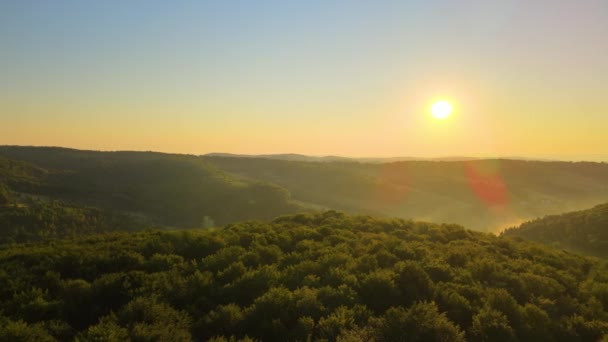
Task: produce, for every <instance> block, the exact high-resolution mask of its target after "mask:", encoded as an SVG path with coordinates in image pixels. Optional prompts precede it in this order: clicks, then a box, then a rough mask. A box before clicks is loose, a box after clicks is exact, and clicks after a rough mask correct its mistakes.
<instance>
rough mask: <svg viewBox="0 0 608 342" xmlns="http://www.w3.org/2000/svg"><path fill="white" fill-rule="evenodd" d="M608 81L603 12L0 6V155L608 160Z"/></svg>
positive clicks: (548, 1) (462, 5)
mask: <svg viewBox="0 0 608 342" xmlns="http://www.w3.org/2000/svg"><path fill="white" fill-rule="evenodd" d="M607 79H608V1H605V0H598V1H594V0H584V1H574V0H572V1H555V0H536V1H530V0H526V1H523V0H522V1H489V0H479V1H464V0H463V1H457V0H445V1H432V0H424V1H352V0H348V1H346V0H344V1H327V0H326V1H298V2H296V1H168V0H167V1H124V0H120V1H108V0H104V1H83V0H74V1H42V0H40V1H31V0H25V1H24V0H5V1H2V2H0V145H6V144H11V145H12V144H17V145H53V146H66V147H74V148H82V149H97V150H156V151H165V152H178V153H196V154H202V153H208V152H232V153H283V152H293V153H303V154H312V155H344V156H429V157H432V156H453V155H458V156H463V155H468V156H515V155H516V156H523V157H526V156H527V157H558V158H566V159H567V158H579V157H580V156H602V155H604V156H605V155H608V134H606V129H607V128H608V83H607ZM441 99H443V100H447V101H449V102H450V103H451V104H452V105H453V108H454V110H453V113H452V115H451V116H450V117H448V118H447V119H445V120H437V119H435V118H433V116H432V115H430V113H429V107H430V106H431V105H432V104H433V103H434V102H435V101H437V100H441ZM590 158H591V157H590Z"/></svg>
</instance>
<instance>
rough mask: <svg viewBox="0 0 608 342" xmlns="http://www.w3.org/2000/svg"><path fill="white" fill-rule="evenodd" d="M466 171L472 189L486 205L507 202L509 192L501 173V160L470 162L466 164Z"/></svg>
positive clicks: (501, 204)
mask: <svg viewBox="0 0 608 342" xmlns="http://www.w3.org/2000/svg"><path fill="white" fill-rule="evenodd" d="M465 173H466V177H467V181H468V183H469V186H470V187H471V190H472V191H473V193H475V195H477V197H478V198H479V199H480V200H481V201H483V202H484V203H485V204H486V205H488V206H491V207H495V206H504V205H506V204H507V202H508V200H509V194H508V191H507V186H506V184H505V181H504V179H503V177H502V176H501V174H500V164H499V162H489V161H484V162H469V163H467V164H466V165H465Z"/></svg>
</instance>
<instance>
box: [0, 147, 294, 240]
mask: <svg viewBox="0 0 608 342" xmlns="http://www.w3.org/2000/svg"><path fill="white" fill-rule="evenodd" d="M0 185H3V187H4V188H5V190H3V192H5V193H6V192H7V191H10V192H12V193H13V196H12V197H13V200H14V202H15V205H16V206H21V207H26V206H27V207H30V206H31V205H30V203H32V202H34V203H38V204H40V205H39V207H40V206H45V205H47V204H48V205H51V206H55V207H56V206H64V207H66V206H67V207H71V208H74V207H77V208H82V210H85V211H86V210H89V209H87V208H89V207H93V208H96V209H98V210H102V211H104V212H108V213H106V214H104V215H110V216H115V215H116V214H121V215H126V216H128V217H130V218H131V219H133V220H137V221H141V222H143V223H145V224H147V225H148V226H162V227H205V226H213V225H224V224H227V223H231V222H237V221H241V220H247V219H264V220H269V219H272V218H274V217H276V216H278V215H282V214H287V213H295V212H298V211H301V207H300V206H298V205H297V204H295V203H294V202H293V201H291V199H290V194H289V192H288V191H286V190H285V189H283V188H281V187H278V186H276V185H273V184H269V183H263V182H259V181H243V180H237V179H235V178H233V177H231V176H229V175H227V174H226V173H224V172H222V171H220V170H217V169H216V168H215V167H214V166H212V165H210V164H209V163H207V162H205V161H204V160H202V159H201V158H198V157H195V156H187V155H171V154H162V153H153V152H93V151H79V150H71V149H64V148H35V147H31V148H30V147H10V146H3V147H2V146H0ZM51 202H52V203H54V204H50V203H51ZM226 203H230V205H225V204H226ZM12 210H13V211H15V210H17V211H18V210H19V209H14V208H13V209H12ZM32 210H37V209H32ZM49 210H52V211H56V210H55V209H49ZM79 210H80V209H79ZM10 215H12V216H14V213H13V214H10ZM0 224H2V223H1V222H0ZM0 228H1V226H0Z"/></svg>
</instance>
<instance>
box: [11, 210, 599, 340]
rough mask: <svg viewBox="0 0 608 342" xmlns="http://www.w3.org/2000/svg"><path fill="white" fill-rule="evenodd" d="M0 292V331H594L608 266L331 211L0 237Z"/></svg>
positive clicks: (267, 335)
mask: <svg viewBox="0 0 608 342" xmlns="http://www.w3.org/2000/svg"><path fill="white" fill-rule="evenodd" d="M0 302H2V306H1V309H0V340H2V341H34V340H35V341H53V340H55V339H57V340H73V339H75V340H78V341H124V340H128V339H131V340H133V341H153V340H158V341H189V340H199V341H202V340H213V341H228V340H231V338H234V339H232V340H237V339H247V340H248V341H253V340H263V341H307V340H318V341H323V340H325V341H374V340H375V341H463V340H471V341H516V340H522V341H598V340H600V339H602V338H606V334H608V267H607V266H606V264H605V263H601V262H600V261H598V260H597V259H589V258H585V257H581V256H577V255H573V254H569V253H567V252H563V251H558V250H555V249H550V248H547V247H542V246H541V245H538V244H535V243H530V242H525V241H523V240H521V239H511V238H505V237H496V236H493V235H489V234H484V233H476V232H472V231H468V230H465V229H463V228H461V227H460V226H456V225H445V224H443V225H437V224H430V223H421V222H413V221H406V220H402V219H375V218H371V217H366V216H346V215H344V214H340V213H336V212H331V211H330V212H326V213H323V214H299V215H295V216H285V217H280V218H278V219H275V220H274V221H272V222H269V223H262V222H245V223H238V224H232V225H228V226H226V227H224V228H221V229H206V230H205V229H202V230H181V231H176V230H174V231H166V230H165V231H145V232H136V233H126V232H115V233H106V234H97V235H90V236H87V237H78V238H74V239H65V240H53V241H45V242H37V243H28V244H15V245H10V246H9V245H5V246H4V247H3V248H2V249H0Z"/></svg>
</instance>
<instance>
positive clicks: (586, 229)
mask: <svg viewBox="0 0 608 342" xmlns="http://www.w3.org/2000/svg"><path fill="white" fill-rule="evenodd" d="M502 235H505V236H519V237H522V238H525V239H528V240H532V241H536V242H540V243H543V244H546V245H550V246H553V247H556V248H564V249H568V250H571V251H575V252H578V253H582V254H587V255H594V256H598V257H603V258H608V203H606V204H601V205H598V206H595V207H593V208H591V209H587V210H581V211H575V212H569V213H565V214H561V215H551V216H546V217H543V218H539V219H536V220H533V221H529V222H525V223H523V224H522V225H520V226H518V227H513V228H510V229H507V230H505V231H504V232H503V233H502Z"/></svg>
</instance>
